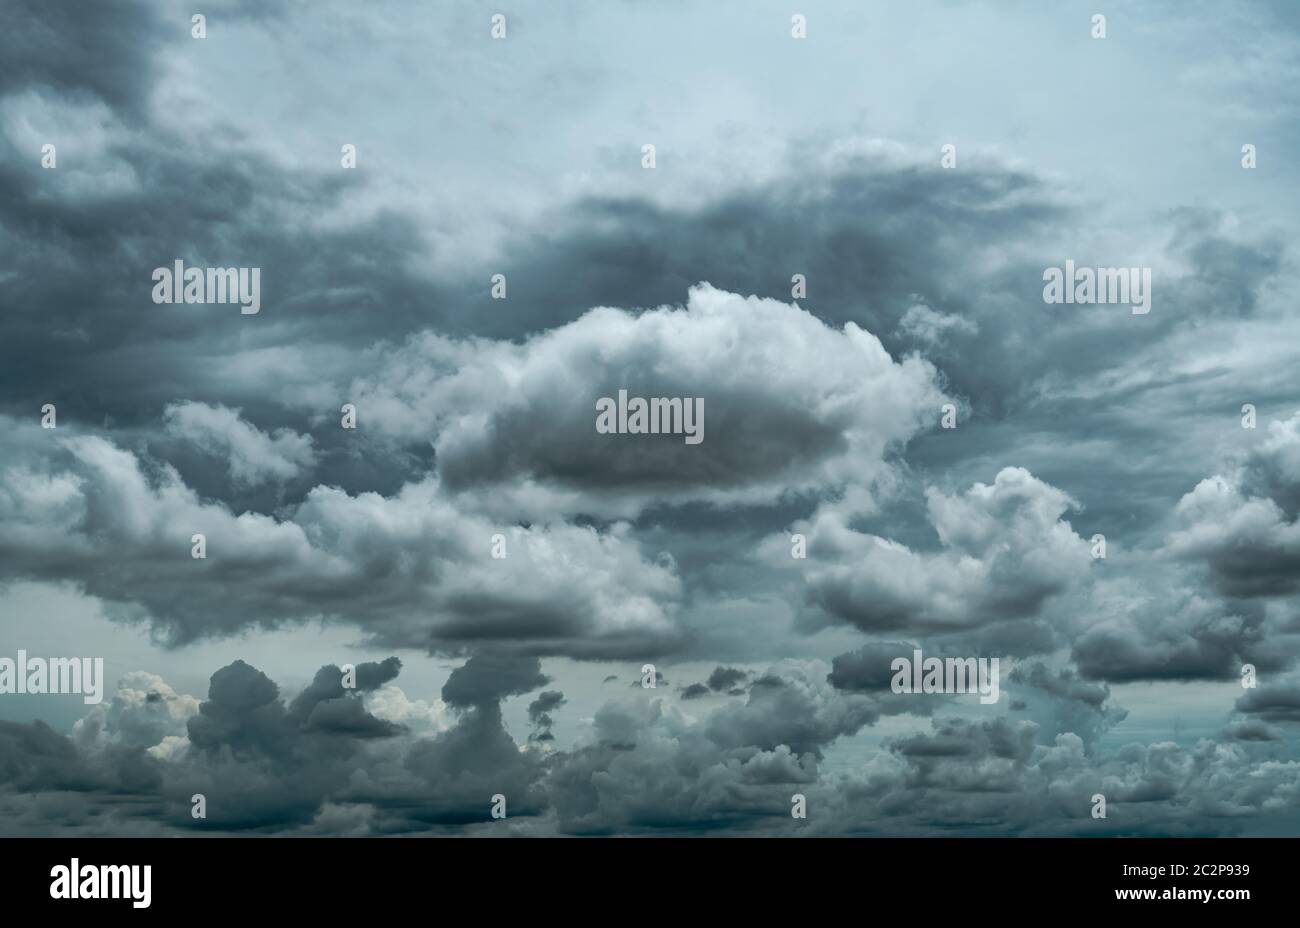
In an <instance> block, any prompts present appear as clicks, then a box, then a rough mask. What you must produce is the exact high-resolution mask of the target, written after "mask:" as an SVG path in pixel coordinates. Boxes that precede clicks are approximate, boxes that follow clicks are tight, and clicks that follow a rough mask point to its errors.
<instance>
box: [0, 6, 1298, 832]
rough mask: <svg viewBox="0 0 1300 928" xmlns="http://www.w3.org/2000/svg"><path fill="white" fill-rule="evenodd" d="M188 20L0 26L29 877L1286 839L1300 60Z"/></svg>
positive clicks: (1076, 17) (882, 20)
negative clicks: (287, 861)
mask: <svg viewBox="0 0 1300 928" xmlns="http://www.w3.org/2000/svg"><path fill="white" fill-rule="evenodd" d="M195 12H196V10H194V9H191V8H190V6H187V5H183V4H179V3H174V2H169V0H140V2H118V3H112V4H107V3H105V4H88V5H80V4H62V3H50V2H45V0H10V2H6V3H4V4H3V5H0V60H2V61H3V62H4V67H3V68H2V69H0V310H2V312H0V430H2V433H3V435H4V440H3V442H0V642H2V644H3V646H0V658H6V657H7V658H11V659H16V657H17V653H18V651H19V650H25V651H26V652H27V653H28V654H30V655H34V656H44V657H72V656H80V657H102V658H103V659H104V661H105V672H106V684H105V691H104V699H103V702H102V703H101V704H99V705H98V706H87V705H85V704H84V702H83V699H82V697H81V696H79V695H30V694H24V695H20V694H12V693H5V694H0V758H3V760H2V761H0V833H3V834H32V835H46V834H52V835H63V834H95V835H109V834H145V835H153V834H185V835H194V834H203V833H248V832H253V833H264V834H331V835H333V834H339V835H367V834H430V833H432V834H460V833H468V834H528V835H533V834H592V835H607V834H664V833H668V834H701V833H742V834H776V835H785V834H817V835H836V834H853V835H926V834H997V835H1014V834H1035V835H1073V834H1097V835H1111V834H1122V835H1130V834H1157V835H1164V834H1176V835H1183V834H1191V835H1234V834H1296V833H1298V832H1300V743H1298V742H1297V726H1300V669H1298V668H1297V666H1296V662H1297V658H1298V657H1300V523H1298V522H1297V515H1298V514H1300V390H1298V389H1297V387H1298V385H1300V377H1298V376H1297V374H1296V372H1297V371H1300V338H1298V337H1297V336H1298V335H1300V322H1298V321H1297V318H1296V306H1297V299H1298V298H1300V287H1297V276H1296V257H1297V256H1296V246H1295V242H1296V241H1297V217H1298V216H1300V158H1297V156H1296V153H1297V152H1300V118H1298V117H1300V93H1298V92H1297V89H1296V88H1298V87H1300V7H1297V5H1296V4H1294V3H1291V2H1289V0H1277V2H1264V0H1260V2H1251V3H1243V4H1232V5H1224V4H1218V3H1209V2H1204V3H1200V2H1190V3H1189V2H1177V3H1175V2H1167V3H1166V2H1150V3H1143V4H1140V5H1137V4H1109V5H1108V4H1105V3H1097V2H1089V3H1087V4H1083V3H1075V2H1062V3H1052V4H1043V3H1038V2H987V3H982V2H961V0H948V2H939V0H933V2H912V3H875V2H872V3H862V2H857V0H843V2H832V0H817V2H814V3H807V4H801V3H797V2H796V3H789V2H787V3H774V2H768V0H749V2H739V0H737V2H707V3H705V2H684V0H682V2H674V0H665V2H655V3H651V2H645V0H604V2H591V3H565V4H554V3H546V2H540V0H537V2H530V0H518V2H510V3H505V4H495V3H494V4H480V3H477V2H459V3H454V4H428V3H415V2H384V0H376V2H367V3H364V4H358V3H336V2H288V3H283V4H262V3H257V2H249V0H226V2H216V0H213V2H209V3H206V4H203V11H202V12H203V13H204V15H205V17H206V23H205V27H206V36H205V37H202V38H196V37H195V36H194V35H193V30H194V26H193V23H192V21H191V16H192V15H193V14H194V13H195ZM495 13H502V14H504V16H505V35H504V37H502V38H493V36H492V29H493V25H492V16H493V14H495ZM1096 13H1102V14H1105V17H1106V23H1105V31H1106V34H1105V37H1104V38H1094V37H1093V32H1094V30H1095V26H1094V23H1093V15H1094V14H1096ZM795 14H801V15H803V16H804V17H806V33H807V35H806V38H795V37H793V36H792V16H794V15H795ZM47 145H53V146H54V151H55V154H56V159H55V162H54V165H53V166H52V167H50V166H45V165H43V159H45V160H48V158H47V156H46V155H43V150H44V146H47ZM347 145H352V146H355V151H356V166H355V168H348V167H344V165H343V160H344V155H343V148H344V146H347ZM645 145H653V146H655V148H654V154H655V164H654V167H653V169H647V168H646V167H644V166H643V164H644V161H643V158H644V155H643V151H644V149H643V146H645ZM945 145H953V146H955V158H956V162H955V165H954V166H945V165H944V164H943V163H942V162H941V154H942V149H943V146H945ZM1246 145H1251V146H1254V149H1253V150H1254V153H1255V158H1256V162H1255V166H1254V167H1251V168H1246V167H1243V146H1246ZM1067 260H1069V261H1072V262H1074V263H1075V264H1077V265H1080V266H1089V267H1125V268H1128V267H1133V268H1149V269H1150V273H1151V280H1152V289H1151V294H1150V297H1151V299H1150V311H1149V312H1148V313H1145V314H1137V313H1134V312H1132V311H1131V309H1130V307H1129V306H1128V305H1114V304H1066V305H1054V304H1047V303H1045V302H1044V299H1043V273H1044V270H1045V269H1048V268H1052V267H1062V268H1064V267H1065V262H1066V261H1067ZM176 261H183V262H185V265H186V266H193V267H200V268H203V267H244V268H258V269H260V283H261V293H260V296H261V308H260V311H259V312H257V313H256V314H245V313H241V312H240V307H239V306H238V305H234V304H230V303H226V304H219V303H204V304H185V303H180V304H177V303H171V304H168V303H163V304H159V303H156V302H154V300H153V299H152V297H151V294H152V292H153V289H154V284H153V279H152V277H151V275H152V274H153V272H154V269H155V268H158V267H166V268H171V267H172V266H173V264H174V262H176ZM494 275H504V278H505V281H506V293H505V298H504V299H494V298H493V295H492V281H493V277H494ZM794 275H803V278H804V280H805V281H806V293H801V294H795V293H794V292H793V291H792V277H793V276H794ZM620 389H626V390H627V391H628V392H629V393H630V394H633V395H639V396H668V397H700V398H702V399H703V401H704V409H705V420H704V424H705V431H704V436H705V437H704V440H703V441H702V442H701V443H699V444H689V443H686V442H684V441H683V440H682V437H681V436H680V435H654V436H648V435H605V434H599V433H598V432H597V430H596V428H595V427H594V422H595V409H596V406H595V404H596V401H597V400H598V399H599V398H600V397H604V396H611V397H612V396H616V395H617V393H618V391H619V390H620ZM47 404H52V405H53V406H54V409H55V411H56V422H55V427H54V428H45V427H42V407H45V406H46V405H47ZM344 404H352V406H354V407H355V409H356V423H357V427H356V428H355V429H346V428H343V427H342V424H341V418H342V407H343V405H344ZM949 404H950V406H951V408H953V409H954V410H955V412H956V424H955V427H954V428H945V427H943V424H942V417H943V410H944V408H945V406H948V405H949ZM1247 404H1249V405H1250V406H1251V407H1253V409H1254V416H1255V422H1254V427H1253V428H1247V427H1244V425H1243V407H1244V406H1246V405H1247ZM47 424H48V423H47ZM195 533H202V534H203V535H204V536H205V539H206V546H207V551H206V554H207V556H206V558H203V559H196V558H194V557H192V556H191V547H192V546H191V539H192V536H193V535H194V534H195ZM498 535H499V536H501V540H502V543H503V544H504V550H505V552H506V556H505V557H501V558H494V557H493V556H492V551H493V545H494V542H493V538H494V536H498ZM794 535H799V536H802V538H804V539H805V540H806V545H807V557H806V558H795V557H792V553H791V552H792V542H791V538H792V536H794ZM1097 535H1103V536H1104V537H1105V545H1106V553H1105V557H1104V558H1099V557H1096V556H1095V555H1096V550H1097V548H1096V542H1095V541H1094V538H1095V536H1097ZM916 648H920V649H922V650H923V651H924V653H925V654H927V655H933V656H956V657H974V658H987V659H993V658H997V659H998V660H999V662H1000V666H1001V694H1000V698H999V700H998V701H997V702H996V703H993V704H982V703H981V702H980V700H979V699H978V697H976V696H974V695H970V694H966V695H958V694H947V693H944V694H900V693H897V692H894V691H893V690H892V689H891V686H890V681H891V676H892V674H891V672H890V664H891V661H892V660H893V659H894V658H896V657H899V656H909V657H910V656H911V654H912V652H913V650H914V649H916ZM647 663H649V664H653V665H655V668H656V669H657V672H658V675H659V676H658V678H657V685H656V686H655V687H653V688H647V687H644V686H643V685H642V677H643V672H642V667H643V665H645V664H647ZM345 664H352V665H355V666H356V667H357V686H356V687H355V688H354V689H351V690H346V689H344V688H343V687H342V686H341V685H340V683H339V679H340V673H341V672H340V669H339V668H341V667H342V666H343V665H345ZM1244 665H1251V666H1252V667H1253V668H1254V671H1255V673H1256V675H1257V685H1256V686H1255V687H1253V688H1247V687H1243V685H1242V683H1241V677H1242V672H1243V666H1244ZM196 793H202V794H204V796H205V797H206V800H207V817H206V818H203V819H196V818H194V817H193V815H192V813H191V809H192V804H191V797H192V796H193V795H194V794H196ZM494 794H501V795H503V796H505V797H506V801H507V808H508V814H507V817H506V818H505V819H494V818H493V817H492V815H491V806H492V800H491V797H492V796H493V795H494ZM794 794H800V795H803V796H804V797H805V798H806V800H807V817H806V818H803V819H798V818H794V817H792V815H791V797H792V796H793V795H794ZM1096 794H1102V795H1104V796H1105V797H1106V802H1107V814H1106V817H1105V818H1097V817H1094V814H1093V810H1094V807H1095V803H1094V800H1093V797H1094V795H1096Z"/></svg>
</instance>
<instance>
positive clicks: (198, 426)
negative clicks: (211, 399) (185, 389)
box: [163, 402, 316, 486]
mask: <svg viewBox="0 0 1300 928" xmlns="http://www.w3.org/2000/svg"><path fill="white" fill-rule="evenodd" d="M163 421H164V423H165V425H166V429H167V431H168V432H169V433H170V434H171V435H173V436H175V437H177V438H180V439H183V440H184V441H187V442H189V443H191V444H193V445H194V446H196V447H197V448H199V449H200V450H202V451H204V452H206V453H208V454H213V455H217V456H220V457H225V458H227V460H228V462H229V467H230V477H231V479H232V480H234V481H235V482H236V483H238V484H242V485H244V486H255V485H257V484H260V483H263V482H265V481H268V480H288V479H290V478H292V477H297V476H298V475H299V474H301V473H302V472H304V471H307V470H310V469H311V468H312V467H313V466H314V465H315V463H316V452H315V449H314V447H313V442H312V438H311V436H310V435H299V434H298V433H297V432H295V431H293V430H292V429H283V428H282V429H277V430H276V431H275V433H274V434H273V435H268V434H267V433H266V432H263V431H262V430H260V429H258V428H256V427H255V426H253V425H251V424H250V423H248V422H246V421H244V419H242V418H241V417H240V410H238V409H231V408H229V407H226V406H221V405H217V406H211V405H209V404H207V403H189V402H187V403H172V404H171V405H169V406H168V407H167V408H166V409H165V410H164V411H163Z"/></svg>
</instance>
